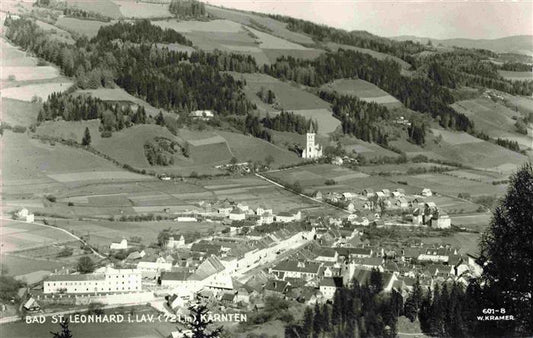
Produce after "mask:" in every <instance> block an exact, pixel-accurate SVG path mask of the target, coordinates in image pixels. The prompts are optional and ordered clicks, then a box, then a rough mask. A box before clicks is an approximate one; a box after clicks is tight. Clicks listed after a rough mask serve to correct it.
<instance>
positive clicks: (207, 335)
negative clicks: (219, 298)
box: [183, 304, 222, 338]
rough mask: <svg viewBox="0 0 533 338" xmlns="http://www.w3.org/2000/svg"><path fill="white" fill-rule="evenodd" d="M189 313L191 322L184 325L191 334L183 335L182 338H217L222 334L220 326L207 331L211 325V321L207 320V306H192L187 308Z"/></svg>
mask: <svg viewBox="0 0 533 338" xmlns="http://www.w3.org/2000/svg"><path fill="white" fill-rule="evenodd" d="M189 312H190V314H191V317H192V321H188V322H187V323H186V325H187V327H188V328H189V330H191V332H192V333H191V334H184V335H183V336H184V337H188V338H218V337H220V336H221V334H222V326H220V327H217V328H215V329H214V330H212V331H210V332H209V331H208V326H209V325H210V324H212V323H213V321H212V320H211V319H208V314H209V310H208V309H207V306H205V305H203V304H193V305H191V306H189Z"/></svg>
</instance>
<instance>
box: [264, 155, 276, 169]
mask: <svg viewBox="0 0 533 338" xmlns="http://www.w3.org/2000/svg"><path fill="white" fill-rule="evenodd" d="M273 162H274V156H272V154H268V155H267V156H266V157H265V164H266V166H267V167H270V165H271V164H272V163H273Z"/></svg>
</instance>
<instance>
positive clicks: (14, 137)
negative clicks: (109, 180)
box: [2, 131, 129, 196]
mask: <svg viewBox="0 0 533 338" xmlns="http://www.w3.org/2000/svg"><path fill="white" fill-rule="evenodd" d="M2 138H3V146H4V150H3V159H4V160H3V161H2V176H3V180H2V185H3V193H4V196H6V195H7V196H12V195H17V196H18V195H23V196H24V195H29V196H34V195H37V196H38V195H39V194H44V193H52V192H54V193H55V191H57V190H61V189H63V188H64V186H63V185H62V184H60V183H59V182H58V181H56V180H54V179H52V178H51V177H54V175H57V174H68V175H72V177H77V176H78V175H80V176H79V179H82V180H83V175H81V174H77V173H85V174H84V175H89V176H91V175H95V174H93V173H87V171H88V170H91V172H97V173H98V172H113V171H117V172H124V171H123V170H122V169H120V168H118V167H116V166H115V165H113V164H112V163H110V162H108V161H106V160H104V159H102V158H100V157H98V156H96V155H93V154H91V153H90V152H87V151H85V150H82V149H77V148H72V147H68V146H64V145H62V144H55V145H51V144H49V143H43V142H41V141H39V140H37V139H30V138H29V137H28V135H25V134H17V133H13V132H11V131H5V132H4V135H3V137H2ZM88 168H90V169H88ZM128 174H129V173H128ZM109 175H119V174H118V173H117V174H111V173H110V174H109ZM58 177H60V178H61V177H63V176H58ZM63 178H64V177H63ZM76 182H77V181H76ZM41 196H42V195H41Z"/></svg>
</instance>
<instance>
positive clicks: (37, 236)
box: [0, 220, 73, 253]
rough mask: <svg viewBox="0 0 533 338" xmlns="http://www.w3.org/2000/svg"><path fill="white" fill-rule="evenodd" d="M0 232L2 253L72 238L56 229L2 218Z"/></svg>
mask: <svg viewBox="0 0 533 338" xmlns="http://www.w3.org/2000/svg"><path fill="white" fill-rule="evenodd" d="M0 233H1V236H0V237H1V238H2V251H3V252H4V253H8V252H17V251H23V250H28V249H33V248H38V247H42V246H49V245H53V244H61V243H64V242H70V241H72V240H73V238H72V237H70V236H69V235H67V234H66V233H64V232H62V231H58V230H57V229H53V228H48V227H44V226H40V225H37V224H31V223H24V222H19V221H11V220H2V222H1V224H0Z"/></svg>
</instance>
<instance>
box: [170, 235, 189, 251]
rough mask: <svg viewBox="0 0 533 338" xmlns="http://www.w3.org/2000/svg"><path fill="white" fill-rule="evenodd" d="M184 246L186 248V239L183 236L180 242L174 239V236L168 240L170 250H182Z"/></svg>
mask: <svg viewBox="0 0 533 338" xmlns="http://www.w3.org/2000/svg"><path fill="white" fill-rule="evenodd" d="M184 246H185V238H184V237H183V235H181V236H180V238H179V239H178V240H176V239H174V237H173V236H170V237H169V238H168V243H167V248H168V249H177V248H182V247H184Z"/></svg>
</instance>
